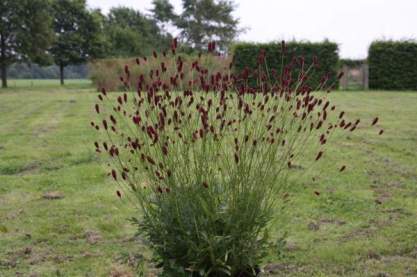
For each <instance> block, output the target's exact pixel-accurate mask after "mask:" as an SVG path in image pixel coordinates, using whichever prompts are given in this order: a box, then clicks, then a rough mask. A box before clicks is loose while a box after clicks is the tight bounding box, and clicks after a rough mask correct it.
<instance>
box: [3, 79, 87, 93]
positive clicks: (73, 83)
mask: <svg viewBox="0 0 417 277" xmlns="http://www.w3.org/2000/svg"><path fill="white" fill-rule="evenodd" d="M64 84H65V85H64V86H62V87H61V86H60V81H59V80H58V79H9V80H7V85H8V89H7V90H9V91H10V90H14V91H29V90H39V89H41V88H42V89H55V90H57V89H58V90H62V89H86V88H89V87H91V81H90V80H88V79H65V80H64ZM3 90H4V89H3Z"/></svg>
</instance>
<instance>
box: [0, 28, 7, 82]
mask: <svg viewBox="0 0 417 277" xmlns="http://www.w3.org/2000/svg"><path fill="white" fill-rule="evenodd" d="M0 51H1V53H0V67H1V87H2V88H7V63H6V39H5V38H4V35H2V34H0Z"/></svg>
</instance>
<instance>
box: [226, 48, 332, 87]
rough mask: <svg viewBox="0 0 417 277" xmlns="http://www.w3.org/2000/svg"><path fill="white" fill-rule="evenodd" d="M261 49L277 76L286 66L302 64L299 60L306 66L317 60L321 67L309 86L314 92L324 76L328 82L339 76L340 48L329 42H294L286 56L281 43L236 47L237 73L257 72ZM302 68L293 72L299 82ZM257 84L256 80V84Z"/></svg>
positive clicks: (312, 74) (287, 50)
mask: <svg viewBox="0 0 417 277" xmlns="http://www.w3.org/2000/svg"><path fill="white" fill-rule="evenodd" d="M261 49H264V50H265V53H266V64H267V67H268V68H269V70H271V71H272V70H275V71H276V72H282V71H283V69H284V68H283V67H284V66H285V65H288V64H289V63H291V62H296V61H295V60H299V58H302V59H304V61H305V63H306V64H311V63H313V62H315V60H317V61H318V62H319V67H318V68H316V69H315V70H314V72H311V74H310V75H309V80H308V84H309V85H310V86H312V87H313V88H315V87H317V86H318V85H319V84H320V82H321V81H322V78H323V76H326V75H327V77H328V78H330V79H334V78H335V77H336V75H337V70H338V61H339V56H338V46H337V44H336V43H333V42H329V41H323V42H320V43H312V42H296V41H290V42H288V43H286V46H285V49H284V53H283V47H282V45H281V43H238V44H236V45H234V47H233V56H234V71H235V72H241V71H243V70H244V69H245V68H246V67H247V68H256V67H257V58H258V54H259V52H260V51H261ZM281 57H283V58H281ZM300 68H301V67H298V68H295V70H294V71H293V75H294V76H293V77H294V78H295V79H296V78H297V76H298V74H299V73H300V70H299V69H300ZM255 82H256V81H255V80H252V84H255ZM336 85H337V84H335V86H336Z"/></svg>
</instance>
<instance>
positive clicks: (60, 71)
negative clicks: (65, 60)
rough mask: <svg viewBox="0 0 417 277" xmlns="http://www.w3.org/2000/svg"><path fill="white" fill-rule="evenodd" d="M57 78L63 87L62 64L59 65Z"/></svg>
mask: <svg viewBox="0 0 417 277" xmlns="http://www.w3.org/2000/svg"><path fill="white" fill-rule="evenodd" d="M59 77H60V80H61V86H63V85H64V64H62V63H61V64H60V65H59Z"/></svg>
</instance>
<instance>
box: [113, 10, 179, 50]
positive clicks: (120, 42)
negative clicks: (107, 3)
mask: <svg viewBox="0 0 417 277" xmlns="http://www.w3.org/2000/svg"><path fill="white" fill-rule="evenodd" d="M105 29H106V34H107V38H108V41H109V42H110V44H111V46H110V55H111V56H115V57H131V56H137V55H148V54H150V53H151V52H152V50H153V49H158V50H159V49H161V48H162V47H164V46H166V45H167V43H168V42H169V41H170V39H171V37H170V36H169V35H165V34H162V32H161V29H160V28H159V27H158V25H157V24H156V21H155V20H153V19H151V18H148V17H146V16H145V15H143V14H141V13H140V12H139V11H136V10H134V9H131V8H127V7H117V8H112V9H111V10H110V12H109V14H108V16H107V21H106V28H105Z"/></svg>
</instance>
